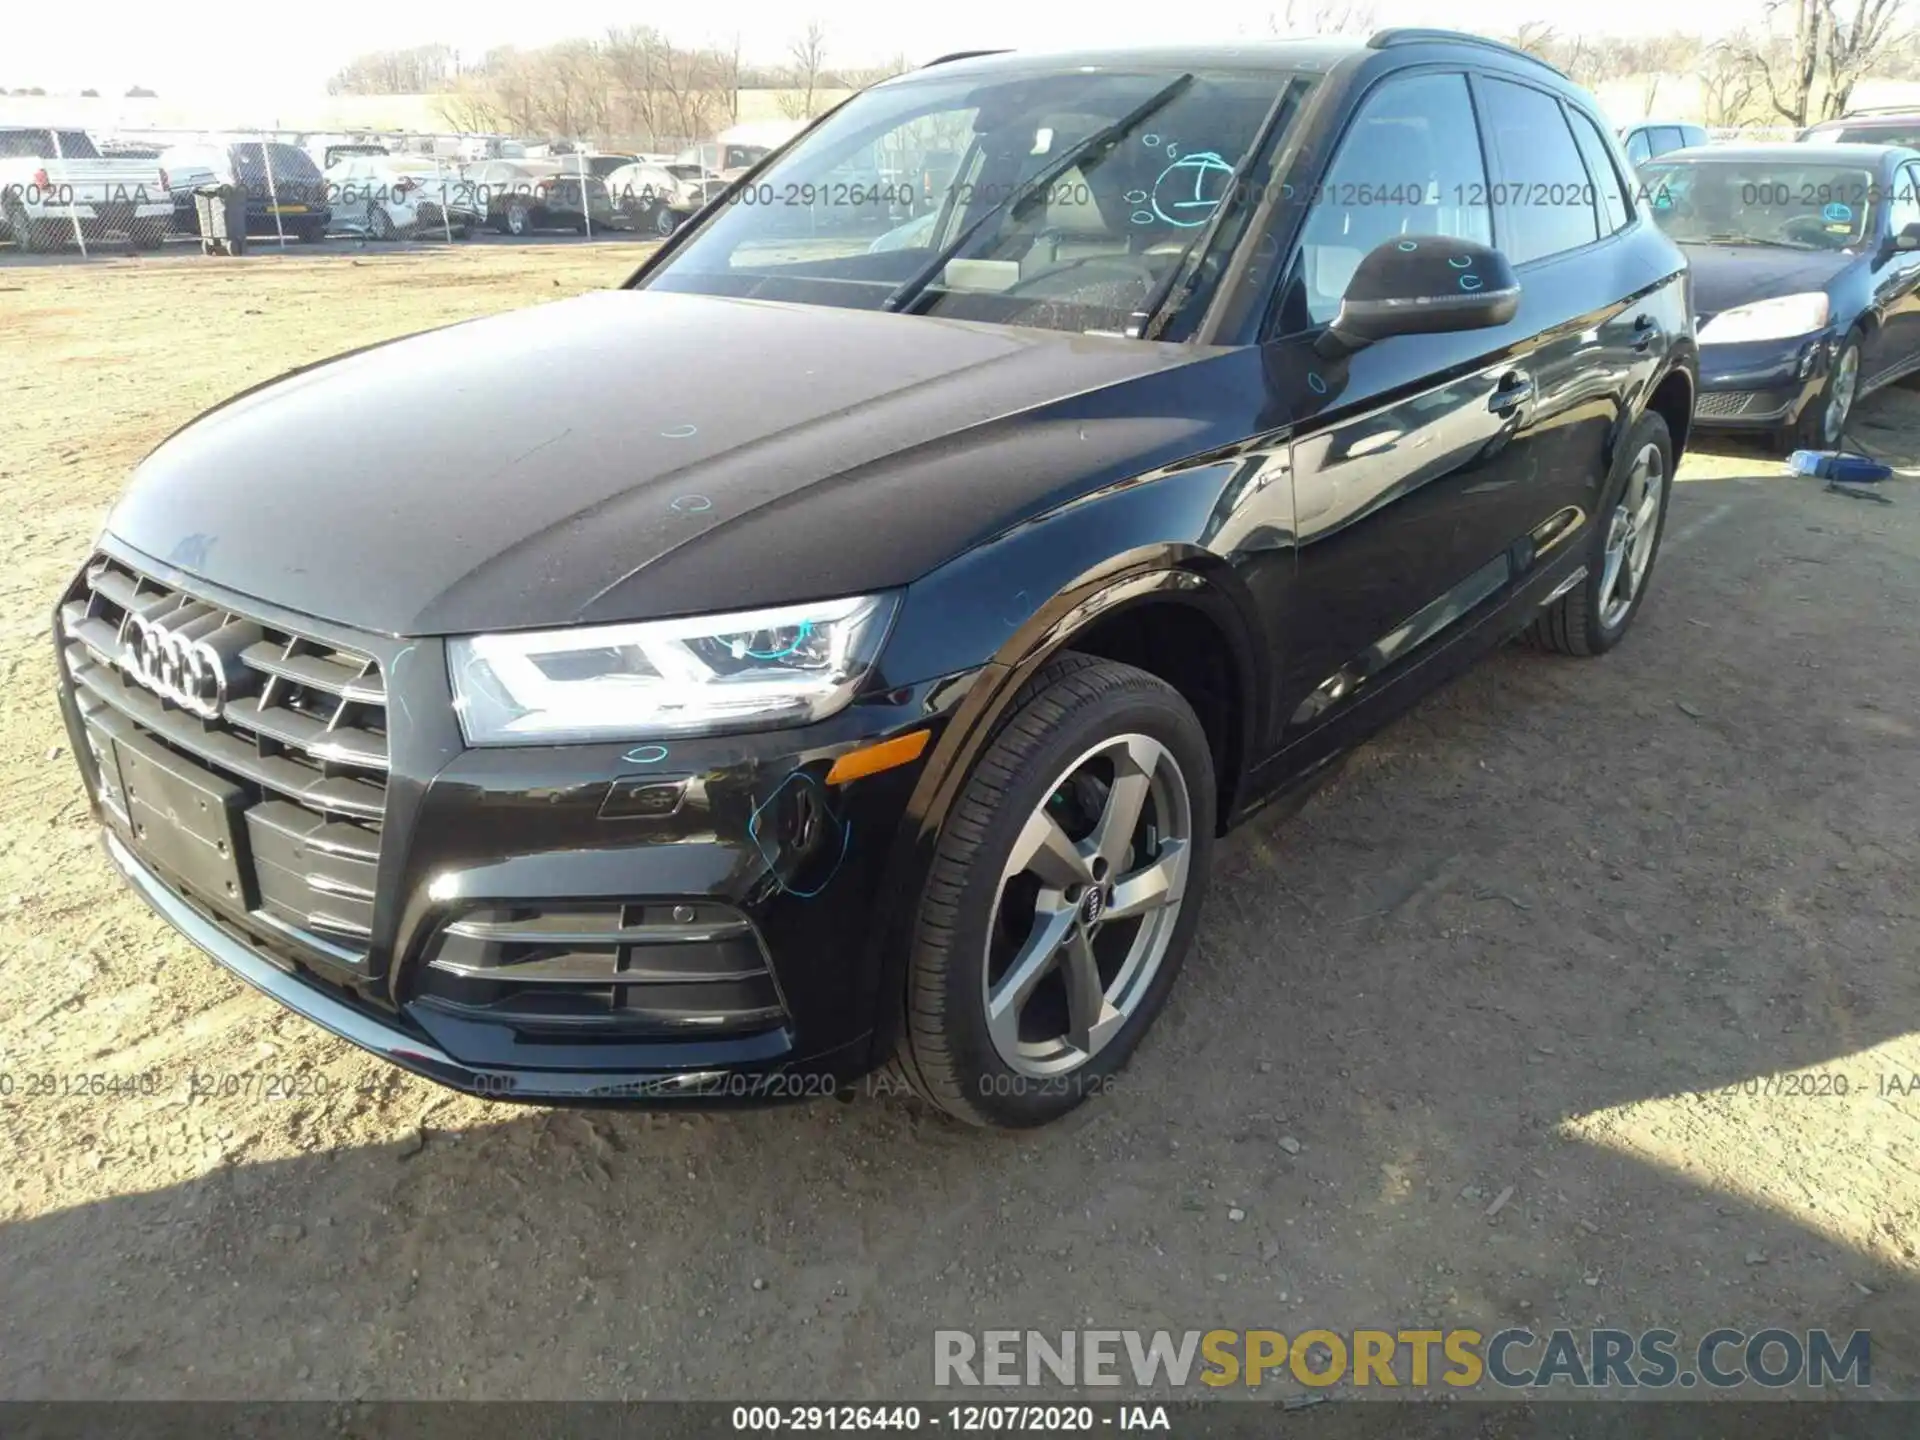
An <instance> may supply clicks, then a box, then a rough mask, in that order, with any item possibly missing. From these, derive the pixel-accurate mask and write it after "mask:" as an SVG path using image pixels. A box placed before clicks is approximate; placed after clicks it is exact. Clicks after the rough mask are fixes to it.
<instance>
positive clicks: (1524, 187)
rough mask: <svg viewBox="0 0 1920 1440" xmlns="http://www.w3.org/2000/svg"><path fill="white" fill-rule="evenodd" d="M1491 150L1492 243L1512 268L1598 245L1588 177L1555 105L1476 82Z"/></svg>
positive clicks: (1501, 85) (1531, 93) (1530, 92)
mask: <svg viewBox="0 0 1920 1440" xmlns="http://www.w3.org/2000/svg"><path fill="white" fill-rule="evenodd" d="M1480 93H1481V95H1482V96H1483V97H1484V99H1485V103H1486V113H1485V115H1484V116H1483V117H1482V119H1483V122H1484V123H1485V125H1486V128H1487V138H1488V140H1490V141H1491V142H1492V144H1491V147H1490V148H1491V149H1492V151H1493V155H1494V165H1495V167H1496V170H1497V172H1498V173H1497V174H1496V176H1495V179H1494V186H1493V193H1494V198H1495V199H1496V200H1497V201H1499V215H1498V220H1497V222H1496V227H1495V228H1496V230H1497V236H1496V242H1495V243H1497V244H1498V245H1499V246H1500V248H1501V249H1503V250H1505V251H1506V253H1507V259H1508V260H1510V261H1511V262H1512V263H1513V264H1515V265H1525V264H1526V263H1527V262H1528V261H1529V260H1539V259H1541V258H1543V257H1545V256H1548V255H1557V254H1559V253H1560V252H1561V251H1562V250H1573V249H1577V248H1578V247H1579V246H1582V245H1585V244H1588V243H1590V242H1591V241H1593V240H1595V239H1597V238H1598V237H1599V231H1598V230H1597V229H1596V228H1595V225H1594V217H1593V206H1592V205H1591V204H1590V203H1588V199H1587V189H1586V187H1587V169H1586V166H1584V165H1582V164H1581V163H1580V151H1579V150H1578V148H1576V147H1575V145H1574V143H1573V132H1572V131H1571V130H1569V129H1567V120H1566V116H1565V115H1564V114H1563V113H1562V111H1561V109H1560V102H1559V101H1558V100H1557V99H1555V98H1554V97H1553V96H1551V95H1549V94H1547V93H1546V92H1545V91H1544V90H1535V89H1534V88H1533V87H1532V86H1529V85H1516V84H1513V83H1512V82H1511V81H1507V80H1496V79H1493V78H1492V77H1485V78H1483V79H1482V80H1481V81H1480Z"/></svg>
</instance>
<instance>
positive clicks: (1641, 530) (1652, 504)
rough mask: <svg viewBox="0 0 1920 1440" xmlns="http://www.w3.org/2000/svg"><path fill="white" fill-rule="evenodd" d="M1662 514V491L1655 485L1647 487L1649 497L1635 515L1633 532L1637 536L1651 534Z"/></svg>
mask: <svg viewBox="0 0 1920 1440" xmlns="http://www.w3.org/2000/svg"><path fill="white" fill-rule="evenodd" d="M1659 514H1660V492H1659V491H1658V490H1656V489H1654V488H1653V487H1651V486H1649V487H1648V488H1647V498H1646V500H1645V502H1644V503H1643V504H1642V505H1641V506H1640V509H1639V511H1638V512H1637V513H1636V514H1635V515H1634V517H1633V533H1634V535H1635V536H1636V537H1638V536H1642V535H1651V534H1652V533H1653V526H1654V521H1655V520H1656V519H1657V518H1658V516H1659Z"/></svg>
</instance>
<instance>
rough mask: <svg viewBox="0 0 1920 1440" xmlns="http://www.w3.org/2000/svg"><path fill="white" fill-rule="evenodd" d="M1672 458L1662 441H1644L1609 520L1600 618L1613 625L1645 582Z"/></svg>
mask: <svg viewBox="0 0 1920 1440" xmlns="http://www.w3.org/2000/svg"><path fill="white" fill-rule="evenodd" d="M1666 483H1667V461H1666V456H1665V455H1664V454H1663V453H1662V452H1661V450H1660V447H1659V446H1658V445H1651V444H1649V445H1643V446H1642V447H1641V448H1640V453H1639V454H1638V455H1636V456H1634V457H1633V468H1632V469H1630V470H1629V471H1628V472H1627V486H1626V489H1625V490H1623V491H1622V492H1621V494H1620V503H1619V504H1618V505H1616V506H1614V509H1613V515H1612V517H1611V518H1610V519H1609V520H1608V522H1607V548H1606V558H1605V560H1604V562H1603V564H1602V567H1601V572H1600V623H1601V624H1602V625H1603V626H1605V627H1606V628H1607V629H1609V630H1612V629H1615V628H1617V627H1618V626H1619V625H1621V624H1622V623H1624V622H1625V620H1626V618H1627V612H1628V611H1629V610H1631V609H1632V608H1633V602H1634V599H1635V597H1637V596H1638V595H1639V594H1640V588H1641V586H1642V585H1644V584H1645V583H1646V579H1647V567H1648V566H1649V565H1651V564H1652V563H1653V547H1654V542H1655V541H1657V540H1658V539H1659V536H1660V496H1661V492H1662V491H1663V490H1665V488H1666Z"/></svg>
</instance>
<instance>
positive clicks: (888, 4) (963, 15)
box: [0, 0, 1762, 98]
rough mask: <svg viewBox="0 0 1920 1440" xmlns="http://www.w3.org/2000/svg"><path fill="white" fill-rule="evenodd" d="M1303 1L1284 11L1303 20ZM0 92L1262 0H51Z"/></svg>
mask: <svg viewBox="0 0 1920 1440" xmlns="http://www.w3.org/2000/svg"><path fill="white" fill-rule="evenodd" d="M1313 5H1314V0H1304V3H1301V4H1299V5H1298V7H1297V10H1296V13H1298V14H1305V13H1311V11H1312V9H1313ZM10 8H11V10H12V11H13V13H12V14H10V15H9V17H8V19H7V23H6V44H5V46H4V47H0V86H5V87H7V88H20V87H24V86H29V85H37V86H42V87H44V88H45V89H46V90H48V91H49V92H53V93H69V94H74V93H78V92H79V91H80V90H82V89H85V88H93V89H97V90H99V91H100V92H101V93H102V94H103V95H120V94H124V93H125V92H126V90H127V88H128V87H129V86H132V85H136V84H138V85H144V86H146V87H147V88H149V89H152V90H157V91H159V92H160V93H161V94H162V95H167V94H173V95H176V96H177V95H180V94H181V93H183V92H192V93H197V94H200V95H202V96H206V97H208V98H211V97H212V96H214V95H218V94H223V93H225V92H228V91H233V92H236V93H237V92H239V91H241V90H244V91H246V92H249V93H255V94H257V93H260V91H261V89H262V87H263V86H267V85H271V86H272V88H273V89H275V90H276V91H278V92H280V93H282V94H283V95H285V96H287V97H288V98H291V97H293V96H296V95H300V96H304V95H314V94H318V93H320V92H321V90H322V89H323V88H324V86H325V83H326V79H327V76H328V75H330V74H332V73H333V72H334V71H335V70H337V69H338V68H339V67H340V66H341V65H342V64H344V63H345V62H346V61H347V60H349V59H351V58H352V57H354V56H355V55H358V54H362V53H365V52H367V51H371V50H388V49H402V48H405V47H408V46H412V45H421V44H427V43H432V42H440V43H445V44H449V45H452V46H454V47H455V48H456V49H457V50H459V51H460V52H461V53H462V54H463V55H472V56H474V57H476V58H477V57H478V56H480V55H481V54H483V53H484V52H485V51H486V50H488V49H490V48H492V47H494V46H499V45H519V46H522V47H534V46H539V45H543V44H548V43H551V42H553V41H556V40H563V39H568V38H571V37H575V36H583V35H584V36H596V35H601V34H604V33H605V32H606V30H607V28H608V27H609V26H611V25H632V24H653V25H655V26H657V27H658V28H659V29H661V30H663V31H665V32H666V33H667V34H668V35H669V36H671V37H672V38H674V39H675V40H678V41H681V42H684V43H688V44H698V43H703V42H713V41H721V40H730V39H731V37H732V36H733V35H735V34H736V33H737V34H738V35H739V36H740V37H741V44H742V49H743V52H744V54H745V55H746V57H747V58H748V59H749V60H752V61H759V62H763V63H779V62H780V61H781V60H782V58H783V57H784V55H785V51H786V45H787V42H788V40H790V39H791V38H792V37H793V36H794V35H795V34H796V33H797V32H799V31H800V30H801V29H803V28H804V27H805V25H806V23H807V22H808V21H809V20H818V21H819V22H820V23H821V25H822V26H823V27H824V28H825V32H826V48H827V62H828V64H829V66H832V65H836V64H839V65H846V66H858V65H862V64H873V63H878V62H880V61H883V60H886V59H888V58H889V57H891V56H892V55H894V54H896V53H904V54H905V55H906V56H907V58H908V60H909V61H910V62H913V63H918V62H920V61H924V60H929V59H932V58H933V57H934V56H936V55H939V54H942V53H944V52H947V51H951V50H970V49H988V48H997V47H1001V46H1017V47H1020V48H1024V49H1056V48H1071V47H1072V46H1074V45H1087V44H1093V43H1107V44H1140V43H1151V42H1153V41H1170V40H1209V39H1228V38H1234V37H1243V36H1247V35H1264V34H1267V33H1269V31H1268V17H1269V16H1270V15H1279V14H1281V13H1283V11H1282V6H1281V5H1280V4H1275V3H1270V0H1214V3H1211V4H1208V5H1205V6H1182V7H1174V6H1170V5H1164V4H1162V5H1151V4H1141V3H1139V0H1128V3H1127V4H1126V5H1125V6H1124V7H1123V6H1120V5H1115V4H1111V3H1110V4H1108V5H1106V6H1089V5H1087V4H1085V3H1084V0H1076V3H1074V4H1058V3H1056V4H1053V5H1036V4H1034V3H1032V0H967V3H965V4H963V5H950V4H943V3H925V0H922V3H912V0H906V3H902V0H882V3H876V0H707V3H696V4H690V5H687V6H684V7H672V8H667V7H660V8H658V9H655V8H653V7H645V8H636V7H634V6H632V5H630V4H626V3H621V0H540V3H538V4H528V3H527V0H386V3H382V4H371V3H367V0H337V3H329V4H326V5H322V6H296V5H278V4H271V3H267V4H253V5H245V6H236V7H233V8H232V9H226V8H224V7H220V6H214V7H212V8H208V7H204V6H203V7H190V8H189V9H188V10H185V11H183V10H182V9H181V8H180V7H179V6H175V5H155V4H153V3H152V0H98V3H95V4H92V5H89V6H87V7H85V9H84V12H82V11H76V10H70V9H68V8H67V7H66V6H64V5H61V4H56V3H54V0H12V5H11V6H10ZM1761 12H1762V0H1692V3H1689V4H1687V5H1686V6H1684V7H1676V6H1675V5H1674V4H1672V0H1608V3H1607V4H1606V5H1605V6H1594V7H1591V9H1590V10H1583V11H1582V12H1581V13H1580V15H1579V18H1578V22H1577V24H1576V23H1575V22H1574V21H1573V20H1571V19H1570V18H1569V15H1568V12H1567V10H1566V9H1564V8H1561V6H1558V5H1555V6H1548V5H1545V4H1543V3H1541V0H1452V3H1447V4H1440V3H1435V0H1374V3H1373V14H1374V19H1375V22H1376V23H1377V24H1380V25H1438V26H1444V27H1447V28H1450V29H1461V30H1477V31H1481V32H1483V33H1490V34H1502V33H1511V32H1512V31H1513V30H1515V29H1516V28H1518V26H1519V25H1521V24H1522V23H1523V22H1525V21H1528V20H1540V19H1552V20H1553V23H1554V24H1555V26H1556V28H1558V29H1561V30H1563V31H1570V30H1574V29H1582V28H1584V29H1585V30H1587V31H1589V32H1595V33H1599V32H1605V33H1612V34H1622V35H1625V34H1651V33H1659V32H1662V31H1666V30H1670V29H1673V28H1675V26H1676V24H1681V25H1684V28H1686V29H1689V30H1692V31H1694V32H1697V33H1704V34H1709V35H1711V34H1718V33H1724V32H1725V31H1728V30H1732V29H1734V28H1736V27H1738V26H1740V25H1743V24H1753V23H1756V22H1758V20H1759V18H1760V16H1761Z"/></svg>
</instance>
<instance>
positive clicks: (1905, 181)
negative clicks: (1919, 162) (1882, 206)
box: [1887, 163, 1920, 235]
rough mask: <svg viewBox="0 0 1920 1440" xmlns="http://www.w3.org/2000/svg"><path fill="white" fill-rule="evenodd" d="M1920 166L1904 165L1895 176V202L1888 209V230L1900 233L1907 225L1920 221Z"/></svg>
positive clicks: (1891, 232)
mask: <svg viewBox="0 0 1920 1440" xmlns="http://www.w3.org/2000/svg"><path fill="white" fill-rule="evenodd" d="M1916 184H1920V167H1916V166H1915V165H1913V164H1911V163H1908V164H1906V165H1902V166H1901V167H1900V169H1899V170H1898V171H1897V172H1895V174H1894V177H1893V202H1892V204H1891V205H1890V206H1889V207H1888V209H1887V232H1888V233H1889V234H1892V235H1898V234H1899V233H1900V232H1901V231H1902V230H1904V229H1906V228H1907V226H1909V225H1912V224H1914V223H1915V222H1917V221H1920V193H1916V190H1915V186H1916Z"/></svg>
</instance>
